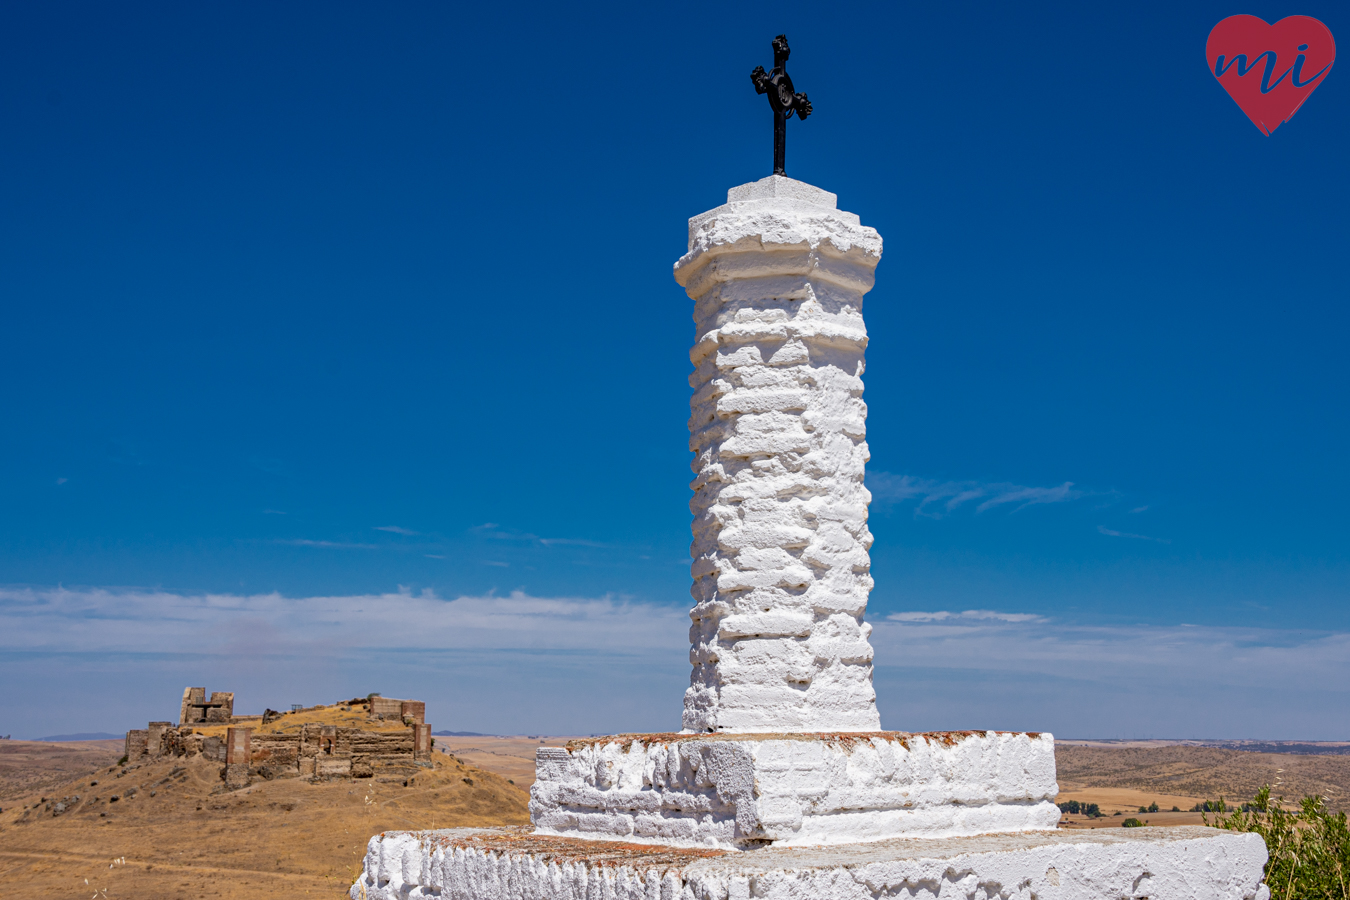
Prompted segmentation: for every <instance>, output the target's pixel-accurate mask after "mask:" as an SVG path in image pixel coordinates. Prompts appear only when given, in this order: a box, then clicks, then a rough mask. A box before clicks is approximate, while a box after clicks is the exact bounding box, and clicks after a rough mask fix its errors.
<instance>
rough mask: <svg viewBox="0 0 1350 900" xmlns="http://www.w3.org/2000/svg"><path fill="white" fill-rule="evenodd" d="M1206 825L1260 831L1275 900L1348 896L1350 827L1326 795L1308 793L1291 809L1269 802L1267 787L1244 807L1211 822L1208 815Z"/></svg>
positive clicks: (1347, 898) (1343, 898) (1328, 899)
mask: <svg viewBox="0 0 1350 900" xmlns="http://www.w3.org/2000/svg"><path fill="white" fill-rule="evenodd" d="M1280 799H1281V800H1283V799H1284V798H1283V797H1281V798H1280ZM1205 824H1206V825H1211V824H1212V825H1214V826H1215V827H1216V828H1226V829H1227V830H1229V831H1243V832H1251V833H1253V834H1259V835H1261V838H1262V839H1263V840H1264V841H1265V842H1266V851H1267V852H1268V853H1269V854H1270V860H1269V862H1267V863H1266V879H1265V880H1266V885H1267V886H1268V887H1269V888H1270V896H1271V900H1350V831H1347V829H1346V822H1345V813H1344V812H1338V813H1335V814H1332V813H1331V811H1330V810H1328V809H1327V807H1326V799H1325V798H1323V797H1304V798H1303V799H1302V800H1301V801H1300V802H1299V809H1298V810H1297V811H1294V812H1291V811H1289V810H1287V809H1284V808H1282V807H1281V806H1280V805H1279V804H1277V803H1271V802H1270V785H1266V786H1265V787H1263V788H1261V790H1260V791H1258V792H1257V794H1256V799H1255V800H1253V801H1252V802H1251V803H1244V804H1243V805H1242V809H1239V810H1234V811H1233V813H1232V814H1231V815H1229V816H1227V817H1222V818H1216V819H1215V820H1214V821H1213V822H1210V821H1209V816H1205Z"/></svg>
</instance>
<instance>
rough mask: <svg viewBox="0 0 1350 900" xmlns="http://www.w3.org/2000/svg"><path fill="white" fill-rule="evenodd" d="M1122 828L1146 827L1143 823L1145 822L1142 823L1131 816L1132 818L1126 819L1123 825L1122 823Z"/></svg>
mask: <svg viewBox="0 0 1350 900" xmlns="http://www.w3.org/2000/svg"><path fill="white" fill-rule="evenodd" d="M1120 827H1121V828H1143V827H1144V823H1143V822H1140V821H1139V820H1138V819H1136V818H1134V817H1133V816H1131V817H1130V818H1128V819H1126V820H1125V821H1124V822H1121V823H1120Z"/></svg>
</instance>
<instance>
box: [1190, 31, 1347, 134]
mask: <svg viewBox="0 0 1350 900" xmlns="http://www.w3.org/2000/svg"><path fill="white" fill-rule="evenodd" d="M1205 58H1206V59H1207V60H1209V71H1210V73H1211V74H1213V76H1214V77H1215V78H1217V79H1219V84H1221V85H1223V89H1224V90H1226V91H1227V92H1228V94H1229V96H1231V97H1232V98H1233V99H1234V100H1236V101H1237V105H1238V106H1240V107H1242V111H1243V112H1245V113H1246V114H1247V118H1249V119H1251V120H1252V124H1253V125H1255V126H1256V127H1257V128H1259V129H1261V133H1262V134H1265V135H1269V134H1270V133H1271V132H1272V131H1274V130H1275V129H1276V128H1279V127H1280V126H1281V125H1283V124H1284V123H1285V122H1288V121H1289V120H1290V119H1292V118H1293V117H1294V113H1296V112H1298V108H1299V107H1300V106H1302V105H1303V101H1304V100H1307V99H1308V96H1309V95H1310V94H1311V93H1312V92H1313V91H1315V90H1316V89H1317V86H1318V85H1319V84H1321V83H1322V81H1323V79H1325V78H1326V76H1327V73H1328V72H1330V71H1331V64H1332V63H1333V62H1335V61H1336V42H1335V41H1334V40H1332V37H1331V32H1330V31H1329V30H1328V29H1327V26H1325V25H1323V24H1322V23H1321V22H1319V21H1317V20H1316V19H1314V18H1312V17H1311V16H1289V17H1288V18H1285V19H1281V20H1280V21H1278V22H1276V23H1275V24H1274V25H1267V24H1266V23H1265V21H1264V20H1263V19H1258V18H1257V17H1256V16H1229V17H1228V18H1226V19H1224V20H1223V21H1222V22H1220V23H1219V24H1218V25H1215V26H1214V29H1213V30H1212V31H1210V33H1209V40H1208V41H1206V42H1205Z"/></svg>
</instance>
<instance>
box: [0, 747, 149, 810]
mask: <svg viewBox="0 0 1350 900" xmlns="http://www.w3.org/2000/svg"><path fill="white" fill-rule="evenodd" d="M122 748H123V742H122V741H70V742H69V743H61V744H55V743H50V742H47V741H0V808H4V809H9V807H10V803H11V801H16V800H18V799H20V798H21V797H27V796H29V795H30V794H34V793H41V792H42V791H45V790H48V789H49V788H54V787H55V786H57V785H60V784H64V783H65V782H67V781H69V780H70V779H72V778H75V777H77V776H79V775H83V774H84V773H85V772H92V771H93V770H94V769H97V768H101V767H103V766H110V765H112V764H113V763H115V762H117V760H118V759H120V758H121V756H122Z"/></svg>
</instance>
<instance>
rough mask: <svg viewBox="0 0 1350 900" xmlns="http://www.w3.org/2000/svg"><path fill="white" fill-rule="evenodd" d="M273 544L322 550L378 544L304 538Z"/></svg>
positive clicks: (357, 548) (371, 546)
mask: <svg viewBox="0 0 1350 900" xmlns="http://www.w3.org/2000/svg"><path fill="white" fill-rule="evenodd" d="M272 543H274V544H287V545H289V546H291V547H319V548H321V549H324V550H378V549H380V548H379V545H378V544H353V543H349V542H346V541H311V540H307V539H305V538H296V539H294V540H276V541H273V542H272Z"/></svg>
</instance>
